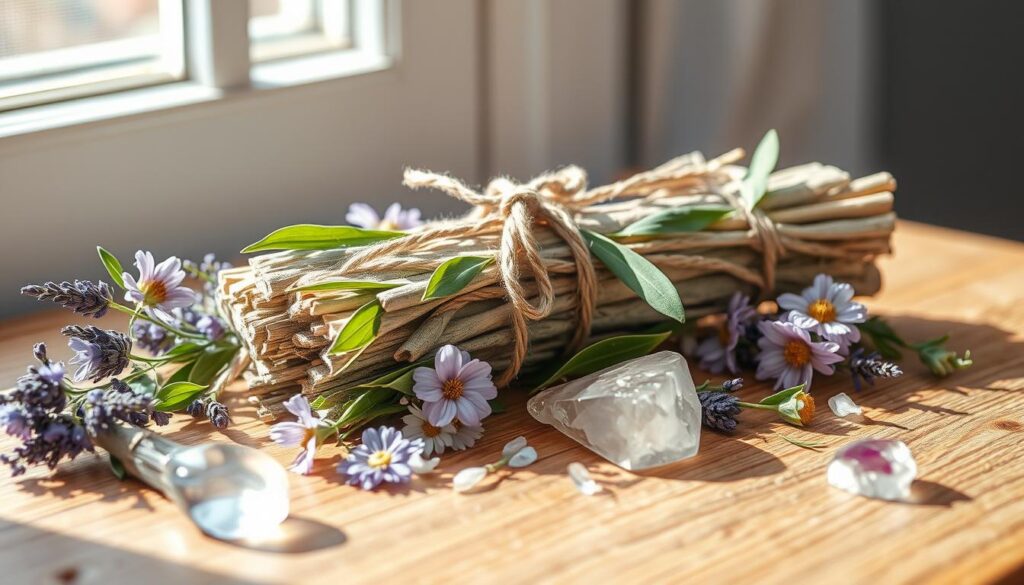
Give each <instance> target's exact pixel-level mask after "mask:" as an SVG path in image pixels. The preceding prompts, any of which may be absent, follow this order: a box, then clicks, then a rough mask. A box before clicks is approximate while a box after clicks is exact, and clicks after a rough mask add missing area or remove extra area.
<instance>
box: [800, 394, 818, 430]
mask: <svg viewBox="0 0 1024 585" xmlns="http://www.w3.org/2000/svg"><path fill="white" fill-rule="evenodd" d="M797 406H798V408H797V412H799V413H800V422H802V423H804V424H805V425H809V424H811V420H813V419H814V397H813V396H811V395H810V394H804V393H801V395H800V399H799V400H797Z"/></svg>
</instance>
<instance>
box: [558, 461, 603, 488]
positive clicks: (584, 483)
mask: <svg viewBox="0 0 1024 585" xmlns="http://www.w3.org/2000/svg"><path fill="white" fill-rule="evenodd" d="M566 470H567V471H568V472H569V479H571V480H572V485H574V486H576V489H578V490H579V491H580V493H581V494H583V495H585V496H592V495H594V494H596V493H598V492H600V491H601V485H600V484H599V483H597V482H596V481H594V479H593V478H592V477H590V472H589V471H587V467H586V466H585V465H583V464H582V463H579V462H576V461H573V462H572V463H570V464H569V467H567V468H566Z"/></svg>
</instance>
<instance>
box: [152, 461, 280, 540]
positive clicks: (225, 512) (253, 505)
mask: <svg viewBox="0 0 1024 585" xmlns="http://www.w3.org/2000/svg"><path fill="white" fill-rule="evenodd" d="M165 473H166V475H167V481H168V483H170V484H171V485H172V486H173V487H174V489H175V492H176V493H175V494H173V495H171V497H172V498H173V499H175V500H178V503H179V505H181V507H182V508H184V509H185V510H186V511H188V514H189V516H191V517H192V520H193V521H195V523H196V524H198V525H199V527H200V528H202V530H203V532H206V533H207V534H209V535H211V536H214V537H216V538H220V539H225V540H233V539H238V538H243V537H259V536H265V535H266V534H267V533H268V532H270V531H272V530H274V529H275V528H277V527H278V526H279V525H280V524H281V523H282V522H284V519H285V518H287V517H288V475H287V473H286V472H285V470H284V469H283V468H282V467H281V466H280V465H279V464H278V463H277V462H276V461H274V459H273V458H271V457H270V456H268V455H266V454H265V453H261V452H259V451H256V450H255V449H249V448H247V447H242V446H240V445H225V444H207V445H201V446H199V447H193V448H189V449H183V450H181V451H177V452H175V453H174V454H172V455H171V458H170V461H169V462H168V464H167V467H166V472H165Z"/></svg>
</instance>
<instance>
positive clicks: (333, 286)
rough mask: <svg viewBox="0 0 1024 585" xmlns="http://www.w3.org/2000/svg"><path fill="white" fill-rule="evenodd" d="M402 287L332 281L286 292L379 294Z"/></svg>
mask: <svg viewBox="0 0 1024 585" xmlns="http://www.w3.org/2000/svg"><path fill="white" fill-rule="evenodd" d="M400 286H402V285H400V284H395V283H388V282H372V281H368V280H332V281H330V282H318V283H316V284H307V285H304V286H295V285H292V286H290V287H288V292H307V291H333V290H357V291H360V292H374V293H376V292H381V291H385V290H391V289H393V288H398V287H400Z"/></svg>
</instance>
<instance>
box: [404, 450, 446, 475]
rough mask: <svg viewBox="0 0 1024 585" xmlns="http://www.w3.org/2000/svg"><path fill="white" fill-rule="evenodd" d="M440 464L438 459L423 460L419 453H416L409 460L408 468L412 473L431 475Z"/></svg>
mask: <svg viewBox="0 0 1024 585" xmlns="http://www.w3.org/2000/svg"><path fill="white" fill-rule="evenodd" d="M440 462H441V458H440V457H432V458H430V459H424V458H423V456H422V455H421V454H420V452H418V451H417V452H416V453H413V454H412V457H410V458H409V468H410V469H412V472H413V473H416V474H419V475H423V474H424V473H433V472H434V468H435V467H437V464H438V463H440Z"/></svg>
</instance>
